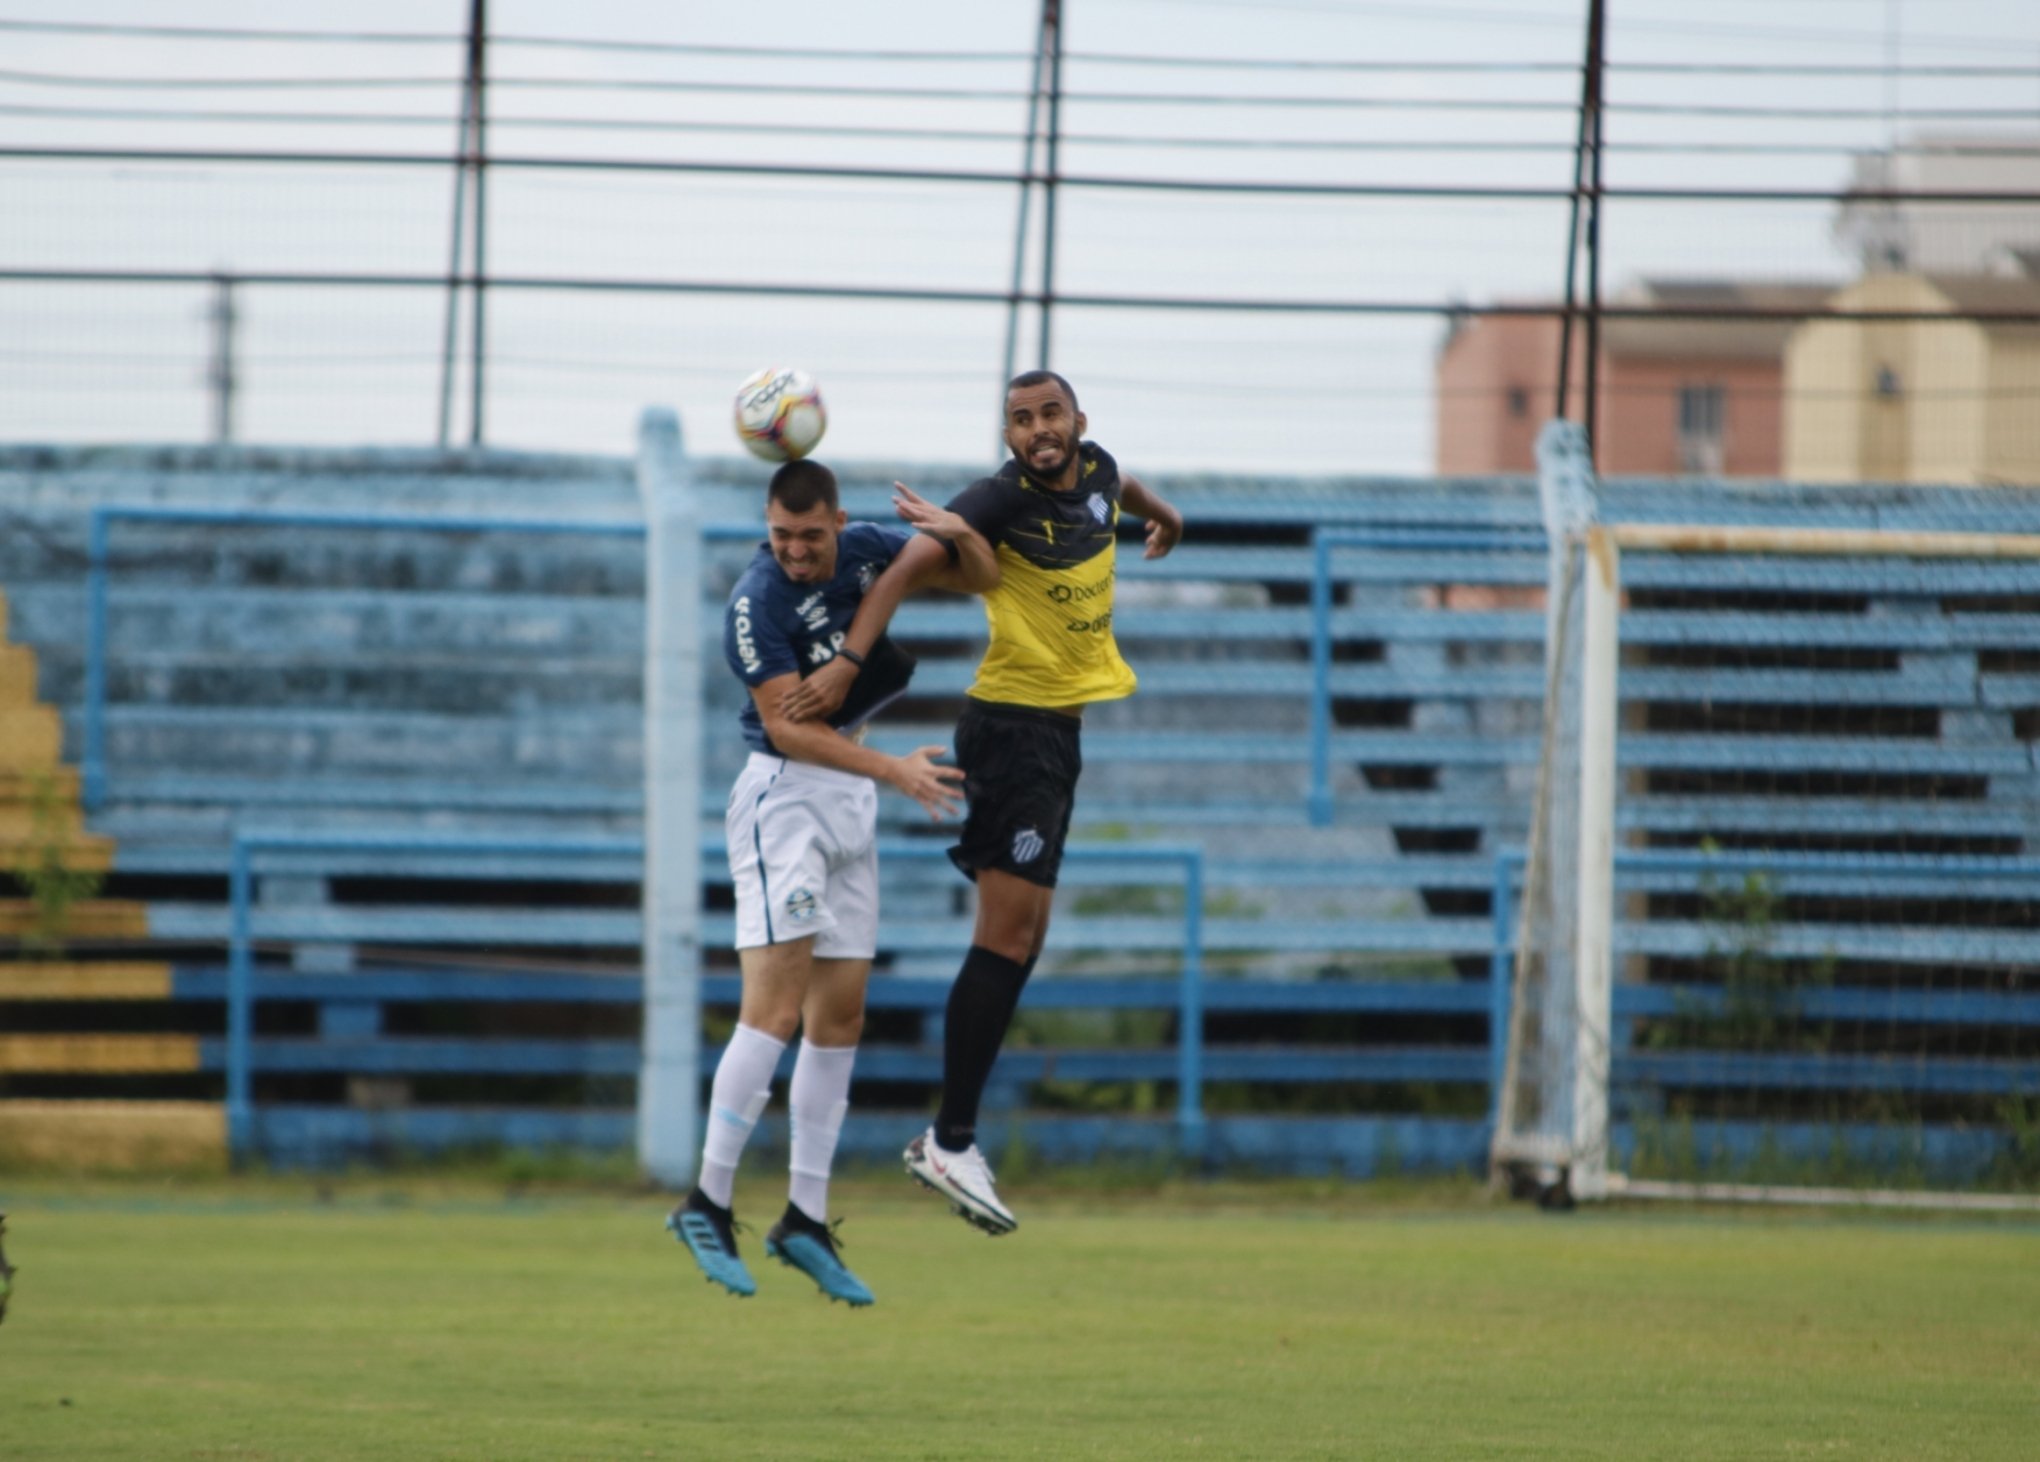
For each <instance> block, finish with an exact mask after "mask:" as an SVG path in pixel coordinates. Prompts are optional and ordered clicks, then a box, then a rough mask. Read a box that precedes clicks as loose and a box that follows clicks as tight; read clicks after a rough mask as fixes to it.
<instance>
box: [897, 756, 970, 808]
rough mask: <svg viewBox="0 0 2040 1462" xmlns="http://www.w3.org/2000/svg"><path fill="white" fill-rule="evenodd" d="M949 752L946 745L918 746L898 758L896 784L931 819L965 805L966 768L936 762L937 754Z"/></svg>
mask: <svg viewBox="0 0 2040 1462" xmlns="http://www.w3.org/2000/svg"><path fill="white" fill-rule="evenodd" d="M948 754H949V748H948V747H946V746H917V747H915V748H914V749H913V750H912V751H911V752H909V753H908V754H907V755H905V756H903V757H900V758H898V775H897V776H896V777H895V778H894V781H893V786H895V787H897V788H898V789H899V790H900V791H902V792H904V793H906V794H907V796H909V797H911V798H913V799H914V800H915V801H916V802H918V803H920V804H921V808H922V810H923V811H924V812H926V813H927V814H928V817H929V820H930V821H932V822H940V821H942V820H943V819H944V818H945V817H948V816H950V815H951V814H952V813H954V812H956V811H957V810H958V809H959V808H961V807H962V805H963V768H962V767H945V766H937V765H936V763H935V758H936V757H938V756H947V755H948Z"/></svg>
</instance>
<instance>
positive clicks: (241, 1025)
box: [227, 835, 255, 1158]
mask: <svg viewBox="0 0 2040 1462" xmlns="http://www.w3.org/2000/svg"><path fill="white" fill-rule="evenodd" d="M252 856H253V850H252V849H251V847H250V845H249V843H248V841H247V840H246V839H245V838H242V837H240V836H238V835H237V836H236V837H235V838H234V848H233V854H232V857H231V861H230V862H229V864H228V870H227V897H228V900H229V924H228V935H227V1155H228V1157H229V1158H239V1157H240V1156H242V1155H243V1154H245V1153H246V1152H247V1150H248V1142H249V1139H250V1138H251V1137H253V1135H254V1133H253V1130H252V1129H253V1127H254V1120H253V1119H254V1115H255V1114H254V1106H253V1103H252V1101H251V1098H250V1092H251V1087H252V1082H251V1081H250V1073H249V1069H248V1068H249V1058H250V1049H249V1048H250V1045H251V1039H250V1038H251V1036H252V1035H253V1029H252V1028H253V1026H254V1013H255V1012H254V992H255V952H254V947H253V941H252V939H251V937H250V929H249V925H250V922H251V916H250V908H249V906H250V904H251V903H252V902H253V897H254V881H255V880H254V877H253V872H252V869H251V867H250V862H251V859H252Z"/></svg>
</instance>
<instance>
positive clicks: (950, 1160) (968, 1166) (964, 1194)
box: [903, 1127, 1020, 1238]
mask: <svg viewBox="0 0 2040 1462" xmlns="http://www.w3.org/2000/svg"><path fill="white" fill-rule="evenodd" d="M903 1156H904V1157H905V1159H906V1164H907V1172H908V1174H909V1176H911V1177H912V1178H913V1179H914V1181H915V1182H917V1183H919V1184H920V1185H921V1186H922V1187H924V1188H929V1189H932V1190H933V1191H935V1192H937V1193H940V1194H941V1195H942V1196H943V1197H944V1198H947V1199H948V1200H949V1206H950V1208H952V1209H953V1210H955V1212H956V1215H957V1216H958V1217H959V1218H961V1219H962V1220H963V1221H964V1222H965V1223H968V1224H970V1225H972V1226H973V1227H976V1228H980V1229H983V1230H984V1231H985V1232H986V1233H988V1234H990V1235H991V1236H992V1237H993V1238H997V1237H998V1236H999V1235H1000V1234H1010V1233H1011V1232H1013V1230H1014V1229H1016V1228H1018V1227H1020V1220H1019V1219H1017V1218H1015V1217H1013V1214H1012V1212H1011V1210H1009V1209H1008V1208H1007V1207H1006V1205H1005V1204H1003V1203H1001V1202H1000V1201H999V1190H998V1189H997V1188H996V1187H994V1186H993V1181H994V1180H993V1178H992V1170H991V1168H990V1166H989V1165H988V1164H987V1163H986V1162H985V1155H984V1154H983V1153H981V1152H979V1151H978V1150H977V1144H976V1143H972V1144H971V1145H970V1146H969V1147H968V1148H966V1149H965V1150H964V1151H962V1152H950V1151H949V1150H947V1149H946V1148H944V1147H941V1146H939V1145H938V1144H937V1143H936V1141H935V1129H934V1128H933V1127H930V1128H929V1129H928V1130H927V1131H926V1132H923V1133H922V1134H921V1135H920V1136H919V1137H916V1138H915V1139H914V1140H913V1141H912V1142H909V1143H908V1144H907V1150H906V1152H905V1153H904V1154H903Z"/></svg>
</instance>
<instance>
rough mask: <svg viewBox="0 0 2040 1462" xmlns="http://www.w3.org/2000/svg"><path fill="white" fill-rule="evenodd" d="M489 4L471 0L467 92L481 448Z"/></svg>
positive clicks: (473, 428) (471, 431)
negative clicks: (471, 140) (469, 100)
mask: <svg viewBox="0 0 2040 1462" xmlns="http://www.w3.org/2000/svg"><path fill="white" fill-rule="evenodd" d="M488 44H489V0H474V9H473V10H472V11H471V12H470V16H469V20H468V88H469V90H470V92H471V93H472V96H473V99H474V100H473V116H472V119H471V120H472V124H473V132H474V144H475V146H474V153H473V157H472V165H473V167H474V170H475V312H474V333H473V335H472V337H471V338H470V344H471V346H472V348H473V356H472V359H471V362H470V365H469V368H468V377H469V379H468V386H469V389H470V391H471V392H472V398H471V401H472V411H471V414H470V416H469V418H468V445H469V446H471V447H479V446H480V445H481V444H482V407H483V403H484V401H485V400H486V399H487V395H488V392H487V390H486V389H485V386H484V382H483V366H484V361H485V357H486V352H485V349H484V346H485V341H486V336H487V333H488V330H487V327H488V289H489V132H488V129H489V108H488V79H489V69H488Z"/></svg>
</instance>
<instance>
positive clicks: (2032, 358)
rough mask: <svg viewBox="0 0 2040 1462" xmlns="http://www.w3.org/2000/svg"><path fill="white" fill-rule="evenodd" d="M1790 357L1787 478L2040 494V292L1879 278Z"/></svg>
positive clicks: (2005, 282) (1911, 277)
mask: <svg viewBox="0 0 2040 1462" xmlns="http://www.w3.org/2000/svg"><path fill="white" fill-rule="evenodd" d="M1831 308H1832V309H1834V310H1835V311H1837V312H1840V313H1851V312H1861V313H1884V314H1893V313H1901V312H1903V313H1920V314H1939V315H1946V316H1947V317H1948V318H1947V319H1945V320H1932V319H1928V320H1921V319H1899V320H1884V319H1872V320H1865V321H1862V322H1860V323H1859V322H1853V321H1843V320H1809V321H1807V322H1806V323H1805V324H1803V325H1801V326H1800V327H1799V328H1798V329H1797V330H1795V331H1793V333H1792V338H1791V341H1790V343H1789V344H1788V346H1787V348H1786V355H1785V383H1786V386H1785V388H1786V394H1787V397H1788V399H1789V401H1790V403H1791V407H1790V410H1789V411H1788V412H1787V413H1786V430H1785V460H1784V471H1785V475H1786V476H1787V477H1790V478H1793V479H1795V480H1798V481H1803V482H1856V481H1866V482H1935V483H1958V484H1968V485H1977V484H1986V483H2012V484H2040V411H2036V410H2035V409H2034V406H2035V402H2036V401H2040V324H2034V323H2031V322H2030V321H2027V322H2020V321H2017V320H2012V319H2005V318H1993V317H1994V316H1996V317H2002V316H2008V315H2021V314H2023V315H2027V316H2031V315H2033V314H2035V313H2036V312H2040V280H2036V279H2033V278H2030V277H2027V278H2001V277H1996V276H1991V275H1977V274H1970V275H1920V274H1873V275H1871V276H1869V277H1867V278H1865V279H1861V280H1858V281H1857V282H1856V283H1854V284H1852V285H1850V286H1848V287H1847V288H1846V289H1844V290H1842V291H1840V292H1839V293H1838V294H1837V295H1836V296H1835V297H1834V299H1833V301H1832V304H1831Z"/></svg>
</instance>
